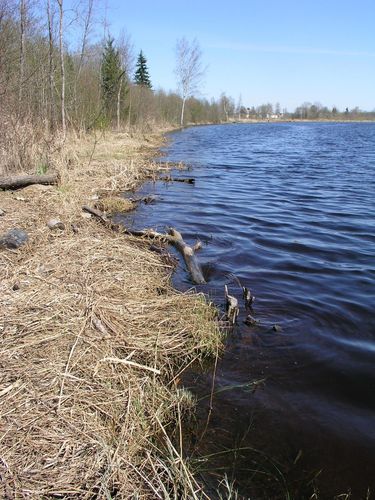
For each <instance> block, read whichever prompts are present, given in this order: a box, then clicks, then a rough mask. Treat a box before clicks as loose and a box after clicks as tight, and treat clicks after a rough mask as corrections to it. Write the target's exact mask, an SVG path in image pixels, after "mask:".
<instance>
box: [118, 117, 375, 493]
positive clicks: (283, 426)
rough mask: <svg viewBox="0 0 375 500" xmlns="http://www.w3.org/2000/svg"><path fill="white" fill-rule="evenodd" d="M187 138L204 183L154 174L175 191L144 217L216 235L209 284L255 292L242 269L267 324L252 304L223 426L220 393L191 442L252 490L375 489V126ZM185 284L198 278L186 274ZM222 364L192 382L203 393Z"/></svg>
mask: <svg viewBox="0 0 375 500" xmlns="http://www.w3.org/2000/svg"><path fill="white" fill-rule="evenodd" d="M171 138H172V141H171V144H170V146H169V147H168V148H167V150H166V153H167V159H168V160H171V161H184V162H185V163H188V164H191V165H192V166H193V172H192V173H189V176H191V175H194V177H195V178H196V184H195V185H194V186H193V185H189V184H184V183H174V184H168V185H165V184H163V183H156V184H146V185H145V186H143V188H142V190H143V191H144V192H147V193H152V194H158V195H160V200H159V201H158V202H157V203H156V204H155V205H153V206H144V207H141V208H140V210H139V211H138V212H137V214H136V215H135V220H134V223H135V224H136V226H137V227H150V226H153V227H158V228H159V229H163V228H164V226H169V225H171V226H175V227H177V228H178V229H179V230H180V231H181V232H182V233H183V234H184V237H185V238H186V239H187V240H189V241H193V240H194V239H195V238H197V237H199V238H200V239H201V240H202V241H203V242H205V246H204V248H203V250H202V252H201V256H200V258H201V259H202V261H204V266H205V269H206V270H207V272H208V275H209V283H208V284H207V285H205V286H202V287H199V289H202V290H203V291H204V292H205V293H207V294H209V295H210V296H211V297H212V298H213V300H214V301H215V302H216V303H217V304H219V305H222V303H223V286H224V284H225V283H229V288H230V292H231V293H232V294H235V295H237V296H238V298H239V299H240V298H241V294H240V289H239V287H238V285H237V284H236V281H235V280H231V278H230V274H231V273H234V274H235V275H236V276H237V277H238V279H239V280H240V281H241V283H243V284H244V285H246V286H249V287H250V288H251V289H252V291H253V293H254V295H255V296H256V297H257V300H256V302H255V304H254V310H253V312H252V315H253V316H255V317H256V319H257V320H258V324H257V325H256V326H250V327H249V326H246V325H245V324H244V323H243V320H244V317H245V314H246V311H245V310H243V311H242V313H241V315H240V317H239V322H238V326H237V327H236V329H235V331H234V332H233V334H232V335H231V336H230V338H229V339H228V343H227V344H228V345H227V349H226V352H225V355H224V356H223V358H222V359H221V360H220V362H219V364H218V367H217V373H216V377H215V386H214V391H215V394H214V398H213V409H212V413H211V414H210V421H209V425H208V426H207V428H206V418H207V413H208V406H209V398H203V399H201V402H200V404H199V408H198V424H197V432H196V436H195V442H193V443H192V444H191V448H190V449H189V451H190V452H192V451H193V448H194V447H195V448H196V450H195V451H197V452H198V453H200V454H206V455H209V454H210V455H211V458H210V460H208V462H207V463H206V464H205V466H204V467H203V469H206V472H205V473H204V474H203V478H204V481H206V483H207V485H208V488H210V486H212V485H213V484H214V483H215V480H216V478H217V477H219V476H222V475H223V474H224V472H227V474H228V475H229V477H230V478H232V479H234V480H235V481H236V483H235V484H236V486H237V487H238V489H239V492H240V493H241V494H242V495H243V496H244V497H247V496H250V494H252V495H253V496H252V498H285V497H286V494H287V493H286V492H287V491H289V492H290V495H291V497H292V498H309V497H310V496H311V494H312V492H313V491H314V488H315V487H316V488H318V489H319V492H320V498H333V496H334V495H337V494H339V493H344V492H346V491H348V489H349V488H351V490H352V492H353V497H352V498H365V497H366V496H365V495H366V491H367V487H370V488H371V489H374V490H375V474H374V472H375V451H374V449H375V448H374V447H375V418H374V417H375V319H374V318H375V314H374V306H375V258H374V253H375V252H374V248H375V245H374V243H375V231H374V226H375V224H374V220H375V218H374V216H375V204H374V195H375V189H374V187H375V148H374V146H375V124H371V123H363V124H332V123H330V124H314V123H310V124H309V123H304V124H251V125H227V126H210V127H199V128H191V129H186V130H183V131H182V132H178V133H175V134H173V135H172V136H171ZM176 175H181V176H184V175H186V174H184V173H183V172H181V173H176ZM127 223H129V220H128V219H127ZM175 282H176V285H177V286H178V287H180V288H189V287H190V284H189V282H188V279H187V277H186V274H185V272H184V270H183V269H180V270H179V271H178V272H177V274H176V276H175ZM274 324H277V325H279V326H280V327H281V328H280V330H279V331H277V332H275V331H274V330H273V329H272V326H273V325H274ZM211 372H212V371H210V372H209V373H204V374H202V373H190V374H189V376H188V377H187V380H186V381H185V383H186V384H188V385H190V386H191V388H192V390H193V391H194V392H195V393H196V394H197V395H198V397H203V396H204V395H206V394H208V393H210V391H211V387H212V373H211ZM256 380H261V383H259V384H258V385H255V386H249V385H248V382H249V381H250V382H251V381H256ZM224 389H227V390H224ZM203 430H204V437H203V438H202V439H201V437H202V436H201V433H202V432H203ZM234 448H237V451H236V452H229V451H228V450H231V449H234ZM224 451H225V453H224ZM216 453H218V454H216ZM212 454H215V455H212ZM215 468H216V470H215ZM301 478H302V480H301ZM310 480H311V483H309V481H310ZM267 484H268V485H269V487H267V488H266V489H265V485H267ZM254 495H255V496H254Z"/></svg>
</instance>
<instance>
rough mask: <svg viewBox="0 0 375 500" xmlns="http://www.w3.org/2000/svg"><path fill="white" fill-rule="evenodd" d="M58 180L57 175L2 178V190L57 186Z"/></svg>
mask: <svg viewBox="0 0 375 500" xmlns="http://www.w3.org/2000/svg"><path fill="white" fill-rule="evenodd" d="M58 180H59V176H58V174H56V173H53V174H47V175H20V176H9V177H0V189H20V188H24V187H26V186H30V185H32V184H57V182H58Z"/></svg>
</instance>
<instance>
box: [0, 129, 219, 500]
mask: <svg viewBox="0 0 375 500" xmlns="http://www.w3.org/2000/svg"><path fill="white" fill-rule="evenodd" d="M142 142H143V141H138V143H136V144H134V142H132V143H131V145H130V144H128V145H127V144H126V138H125V137H122V140H121V142H119V141H117V142H116V147H119V148H120V149H121V152H123V150H124V145H123V144H124V143H125V147H126V146H127V151H128V153H127V154H128V156H127V157H126V156H125V155H124V156H123V157H122V158H121V159H117V160H115V161H108V158H106V157H103V158H101V157H100V151H99V154H97V156H93V158H92V161H91V162H88V161H87V158H88V155H89V154H91V153H89V152H86V153H84V154H82V151H81V152H80V154H79V155H78V154H77V152H75V151H74V149H73V148H72V152H71V157H72V158H73V160H71V161H70V166H69V168H68V169H66V168H61V178H62V183H61V185H60V186H59V187H57V188H56V187H49V188H40V187H33V188H27V189H25V190H23V191H19V192H16V193H9V192H4V193H0V208H2V209H5V211H6V214H5V216H3V217H1V218H0V224H1V227H2V229H6V228H7V227H9V228H10V227H20V228H22V229H25V230H27V231H28V232H29V235H30V240H29V243H28V244H27V245H26V246H24V247H21V248H20V249H19V250H16V251H4V250H3V251H1V252H0V366H1V371H0V477H1V483H0V496H1V495H2V496H3V497H8V498H114V497H116V498H168V497H169V498H184V497H185V498H194V497H196V498H198V497H201V496H202V493H200V492H199V487H198V486H197V484H196V483H195V481H194V479H193V478H192V476H191V474H190V472H189V471H188V470H187V468H186V466H185V464H184V461H183V460H181V456H180V450H179V449H176V446H174V445H173V444H172V441H171V440H170V437H169V436H170V435H171V434H173V433H174V431H175V428H176V423H178V419H179V416H180V415H181V413H183V411H184V409H189V407H190V406H191V405H192V400H191V398H190V396H189V395H188V394H187V393H186V392H185V391H184V390H182V389H179V387H178V376H179V373H180V371H181V370H183V369H184V367H186V366H187V365H188V363H189V362H190V361H191V360H192V359H194V358H198V359H199V358H201V357H202V356H204V355H212V354H213V353H215V352H217V350H218V349H219V348H220V335H219V333H218V331H217V327H216V326H215V322H214V317H215V311H214V310H213V308H211V307H209V306H208V305H207V304H206V302H205V300H204V298H203V297H202V296H199V295H196V294H181V293H178V292H176V291H174V290H173V289H172V288H171V286H170V273H171V271H172V269H171V268H170V267H168V264H166V263H165V262H163V261H162V260H161V258H160V256H159V255H155V254H154V253H152V252H150V251H149V250H148V245H147V243H146V242H142V241H141V242H140V241H139V240H136V239H134V238H131V237H127V236H125V235H121V234H116V233H112V232H110V231H109V230H107V229H106V228H104V227H101V226H100V225H98V223H97V222H96V221H94V220H90V219H87V218H83V217H82V215H81V211H80V208H81V205H82V204H83V203H87V201H88V198H90V196H91V195H92V193H94V192H95V190H97V189H99V188H100V189H103V188H104V189H110V190H112V189H114V190H117V189H120V188H121V189H122V188H124V187H133V186H134V185H135V184H136V183H137V182H139V181H140V179H141V177H142V168H144V165H145V164H147V169H149V168H152V166H150V164H148V162H147V161H146V160H145V155H144V154H141V153H140V152H139V147H140V145H141V144H142ZM152 144H153V146H155V143H152ZM98 146H100V145H99V144H98ZM106 147H107V148H108V155H110V152H111V150H112V151H114V147H113V144H112V145H108V143H107V144H106ZM88 151H89V148H88ZM129 151H130V155H129ZM74 155H75V157H74ZM83 160H86V162H87V163H86V167H85V166H84V165H85V163H84V161H83ZM98 169H100V170H98ZM114 179H115V180H114ZM91 190H93V191H91ZM17 198H18V199H17ZM52 216H53V217H56V216H57V217H59V218H61V220H62V221H63V222H64V224H65V230H63V231H50V230H49V229H48V228H47V226H46V221H47V220H48V218H49V217H52ZM70 224H74V225H75V226H76V227H78V229H79V232H78V233H75V232H73V230H72V229H71V226H70Z"/></svg>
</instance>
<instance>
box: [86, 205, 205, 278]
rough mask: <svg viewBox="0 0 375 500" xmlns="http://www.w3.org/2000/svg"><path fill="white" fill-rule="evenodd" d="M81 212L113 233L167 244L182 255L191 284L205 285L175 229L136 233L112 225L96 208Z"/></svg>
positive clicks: (132, 230) (187, 246)
mask: <svg viewBox="0 0 375 500" xmlns="http://www.w3.org/2000/svg"><path fill="white" fill-rule="evenodd" d="M82 210H83V211H85V212H87V213H89V214H91V215H94V216H95V217H97V218H98V219H99V220H100V222H102V223H103V224H105V225H106V226H107V227H109V228H110V229H112V230H114V231H118V232H124V233H127V234H130V235H132V236H137V237H141V238H142V237H143V238H153V239H154V238H155V239H160V240H162V241H165V242H167V243H169V244H170V245H173V246H174V247H175V248H176V250H178V251H179V252H180V254H181V255H182V257H183V259H184V261H185V264H186V267H187V269H188V271H189V273H190V276H191V279H192V281H193V283H195V284H197V285H201V284H204V283H206V280H205V279H204V276H203V272H202V269H201V266H200V265H199V262H198V260H197V257H196V255H195V254H196V252H195V250H194V248H192V247H191V246H189V245H187V244H186V243H185V241H184V239H183V237H182V235H181V233H180V232H179V231H177V230H176V229H173V228H170V229H169V231H168V233H167V234H162V233H158V232H156V231H154V230H153V229H148V230H144V231H137V230H134V229H128V228H127V227H125V226H122V225H119V224H113V223H112V222H111V220H110V219H109V218H108V217H107V216H106V215H105V214H104V213H103V212H101V211H100V210H98V209H96V208H91V207H89V206H87V205H84V206H83V207H82Z"/></svg>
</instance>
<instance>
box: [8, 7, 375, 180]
mask: <svg viewBox="0 0 375 500" xmlns="http://www.w3.org/2000/svg"><path fill="white" fill-rule="evenodd" d="M99 7H100V5H99V2H98V4H96V3H95V2H94V0H83V1H81V2H79V3H77V6H76V7H75V8H74V9H71V8H70V9H67V8H66V6H65V5H64V0H0V161H1V164H2V168H3V170H5V171H7V170H14V169H22V168H26V167H27V166H28V165H29V163H30V161H31V154H32V152H33V153H35V151H36V150H39V152H38V154H37V156H38V155H39V156H40V157H45V159H44V160H41V165H42V168H43V165H47V164H48V154H49V153H48V152H49V151H50V149H51V148H53V147H54V146H55V140H56V136H57V135H59V134H60V136H62V137H63V138H65V137H66V134H67V131H72V132H74V133H84V132H87V131H93V130H107V129H115V130H118V131H120V130H122V131H123V130H126V131H130V132H132V131H134V132H137V131H140V132H149V131H152V130H155V129H160V128H163V127H171V126H172V127H174V126H178V125H185V124H196V123H220V122H225V121H238V120H279V119H281V120H293V119H307V120H309V119H311V120H317V119H323V120H332V119H333V120H346V119H347V120H353V119H354V120H363V119H370V120H372V119H375V112H364V111H361V110H360V109H358V108H355V109H351V110H349V109H348V108H346V109H345V110H343V111H340V110H338V109H337V108H335V107H334V108H332V109H329V108H327V107H324V106H322V105H321V104H319V103H313V104H312V103H304V104H302V105H301V106H299V107H298V108H297V109H296V110H295V111H294V112H288V110H286V109H281V106H280V104H278V103H276V104H275V105H273V104H270V103H267V104H263V105H260V106H249V105H248V103H243V102H242V99H241V97H239V98H238V99H237V100H235V99H234V98H233V97H230V96H228V95H227V94H225V93H223V94H222V95H221V96H219V97H218V98H216V99H214V98H212V99H207V98H205V97H199V96H200V89H201V84H202V80H203V78H204V73H205V68H204V66H203V63H202V53H201V50H200V48H199V44H198V42H197V41H196V40H194V41H191V42H189V41H187V40H186V39H184V38H182V39H181V40H177V42H176V70H175V74H176V89H177V90H176V91H175V92H173V91H166V90H164V89H160V88H154V87H153V84H152V75H150V74H149V71H148V67H147V58H146V56H145V55H144V54H143V52H142V51H140V52H139V53H138V55H137V54H136V53H135V50H134V47H133V44H132V42H131V38H130V36H129V35H128V34H126V33H125V32H124V33H123V34H122V35H120V36H119V37H118V38H117V39H114V38H113V37H112V36H111V34H110V31H109V29H108V26H107V24H106V21H105V20H104V21H100V19H99V18H100V15H99V11H100V9H99Z"/></svg>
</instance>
